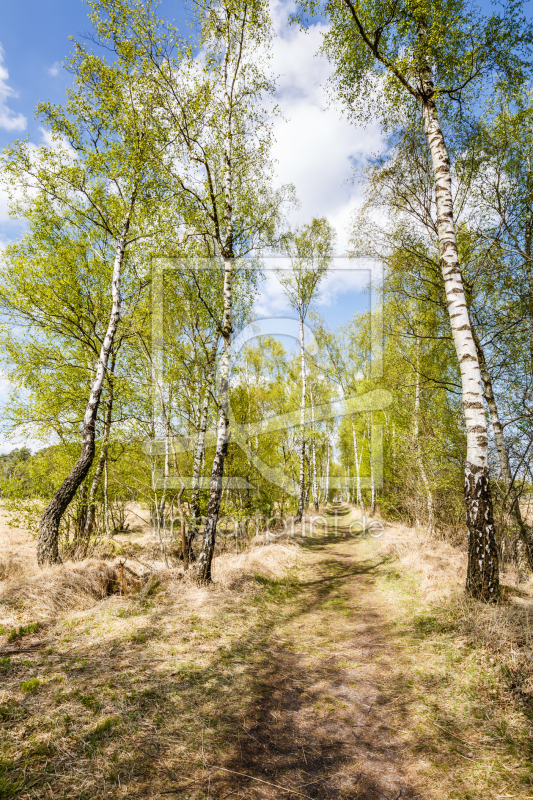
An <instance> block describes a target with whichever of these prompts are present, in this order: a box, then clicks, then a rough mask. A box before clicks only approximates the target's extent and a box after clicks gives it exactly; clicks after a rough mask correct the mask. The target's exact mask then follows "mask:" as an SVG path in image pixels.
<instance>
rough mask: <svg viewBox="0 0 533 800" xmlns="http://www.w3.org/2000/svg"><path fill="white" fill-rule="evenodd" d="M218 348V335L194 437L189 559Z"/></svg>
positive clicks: (197, 517)
mask: <svg viewBox="0 0 533 800" xmlns="http://www.w3.org/2000/svg"><path fill="white" fill-rule="evenodd" d="M217 348H218V335H215V337H214V339H213V346H212V348H211V353H210V358H211V361H210V362H209V365H208V372H207V385H206V387H205V394H204V398H203V401H202V406H201V410H200V419H199V425H198V435H197V437H196V447H195V449H194V460H193V470H192V492H191V517H192V519H191V523H190V525H189V531H188V533H187V537H186V543H187V557H188V559H189V561H191V562H193V561H194V560H195V555H194V549H193V541H194V539H195V537H196V535H197V534H198V531H199V528H200V476H201V473H202V463H203V459H204V452H205V435H206V431H207V417H208V413H209V385H210V384H211V383H212V381H213V375H214V372H215V363H216V355H217Z"/></svg>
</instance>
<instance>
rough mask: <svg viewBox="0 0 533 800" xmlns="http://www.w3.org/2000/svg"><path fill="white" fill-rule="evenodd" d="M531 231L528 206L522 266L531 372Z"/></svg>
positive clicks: (532, 271)
mask: <svg viewBox="0 0 533 800" xmlns="http://www.w3.org/2000/svg"><path fill="white" fill-rule="evenodd" d="M532 235H533V231H532V214H531V209H530V208H528V209H527V211H526V225H525V234H524V239H525V242H524V250H525V253H524V255H525V259H524V266H525V269H526V277H527V288H528V303H527V313H528V332H529V358H530V369H531V372H532V373H533V262H532V260H531V258H532V252H531V239H532Z"/></svg>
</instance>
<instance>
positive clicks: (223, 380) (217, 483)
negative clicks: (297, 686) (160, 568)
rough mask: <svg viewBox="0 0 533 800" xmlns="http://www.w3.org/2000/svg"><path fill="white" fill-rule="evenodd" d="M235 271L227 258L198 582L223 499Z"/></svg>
mask: <svg viewBox="0 0 533 800" xmlns="http://www.w3.org/2000/svg"><path fill="white" fill-rule="evenodd" d="M232 271H233V259H232V258H225V259H224V325H223V329H222V335H223V343H224V352H223V356H222V363H221V367H220V410H219V415H218V429H217V444H216V450H215V457H214V459H213V466H212V469H211V482H210V489H209V501H208V504H207V515H206V520H205V526H204V535H203V540H202V550H201V553H200V555H199V557H198V562H197V570H198V582H199V583H210V582H211V580H212V576H211V562H212V560H213V553H214V552H215V537H216V529H217V522H218V514H219V511H220V503H221V500H222V476H223V474H224V462H225V460H226V455H227V452H228V439H229V419H228V404H229V368H230V363H229V359H230V343H231V333H232V326H231V309H232Z"/></svg>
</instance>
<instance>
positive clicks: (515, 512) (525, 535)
mask: <svg viewBox="0 0 533 800" xmlns="http://www.w3.org/2000/svg"><path fill="white" fill-rule="evenodd" d="M472 336H473V337H474V341H475V343H476V348H477V352H478V358H479V366H480V369H481V376H482V378H483V384H484V386H485V399H486V400H487V406H488V408H489V414H490V420H491V422H492V430H493V432H494V441H495V443H496V450H497V451H498V460H499V462H500V470H501V473H502V478H503V483H504V486H505V491H506V493H507V498H506V499H507V500H508V501H509V510H510V513H511V516H512V517H513V519H514V521H515V524H516V526H517V527H518V530H519V532H520V537H521V539H522V541H523V542H524V545H525V551H526V552H525V555H526V559H527V563H528V567H529V569H531V570H533V537H532V535H531V530H530V529H528V527H527V526H526V525H525V523H524V520H523V519H522V514H521V512H520V504H519V498H518V495H517V493H516V489H515V485H514V480H513V475H512V472H511V465H510V463H509V453H508V451H507V442H506V441H505V437H504V435H503V428H502V424H501V422H500V415H499V412H498V405H497V403H496V398H495V397H494V391H493V388H492V378H491V375H490V373H489V370H488V367H487V362H486V360H485V354H484V352H483V348H482V346H481V342H480V341H479V338H478V336H477V333H476V331H475V329H474V328H472Z"/></svg>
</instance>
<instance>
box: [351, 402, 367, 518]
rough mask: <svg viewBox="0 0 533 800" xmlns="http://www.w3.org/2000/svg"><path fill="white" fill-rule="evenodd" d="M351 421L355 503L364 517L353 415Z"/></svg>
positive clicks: (359, 462)
mask: <svg viewBox="0 0 533 800" xmlns="http://www.w3.org/2000/svg"><path fill="white" fill-rule="evenodd" d="M351 423H352V436H353V450H354V459H355V481H356V491H357V505H358V506H359V508H360V509H361V517H362V518H363V519H364V518H365V504H364V501H363V493H362V492H361V457H362V455H363V454H362V453H361V455H359V446H358V442H357V432H356V430H355V423H354V421H353V417H352V418H351Z"/></svg>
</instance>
